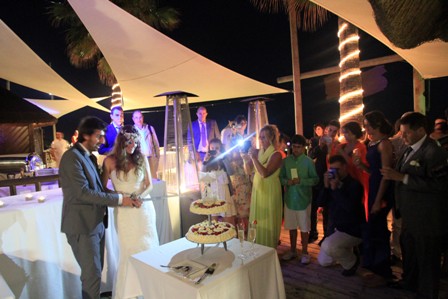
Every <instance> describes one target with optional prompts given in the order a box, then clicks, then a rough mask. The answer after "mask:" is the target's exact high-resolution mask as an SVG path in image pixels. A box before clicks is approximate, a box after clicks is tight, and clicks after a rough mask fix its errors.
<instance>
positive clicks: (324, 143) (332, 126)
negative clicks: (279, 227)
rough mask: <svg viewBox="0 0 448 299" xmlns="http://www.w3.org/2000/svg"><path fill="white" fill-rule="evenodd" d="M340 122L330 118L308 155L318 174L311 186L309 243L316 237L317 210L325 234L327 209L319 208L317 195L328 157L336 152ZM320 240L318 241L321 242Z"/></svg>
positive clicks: (325, 234) (321, 184)
mask: <svg viewBox="0 0 448 299" xmlns="http://www.w3.org/2000/svg"><path fill="white" fill-rule="evenodd" d="M340 127H341V124H340V123H339V121H337V120H332V121H330V122H329V123H328V126H326V127H325V129H324V134H323V135H322V137H320V138H319V142H318V146H317V147H314V148H313V149H312V150H310V152H309V153H308V155H309V156H310V158H311V159H313V160H314V165H315V166H316V171H317V175H318V176H319V183H318V184H317V185H316V186H314V188H313V201H312V205H311V232H310V240H309V241H310V243H311V242H314V241H316V240H317V239H318V234H317V213H318V210H321V212H322V219H323V223H322V226H323V231H324V238H325V236H327V231H328V227H327V223H328V211H327V210H325V208H319V206H318V205H317V197H318V196H319V193H320V190H322V188H323V176H324V173H325V172H326V171H327V168H328V157H329V156H330V155H332V154H335V153H336V146H337V145H338V144H339V141H338V133H339V129H340ZM322 240H323V239H321V241H320V243H322Z"/></svg>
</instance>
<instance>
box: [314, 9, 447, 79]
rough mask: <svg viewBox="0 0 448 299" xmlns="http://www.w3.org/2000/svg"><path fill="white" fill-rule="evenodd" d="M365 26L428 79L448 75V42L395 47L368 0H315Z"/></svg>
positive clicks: (369, 32)
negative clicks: (378, 22) (381, 26)
mask: <svg viewBox="0 0 448 299" xmlns="http://www.w3.org/2000/svg"><path fill="white" fill-rule="evenodd" d="M311 2H314V3H315V4H317V5H319V6H322V7H323V8H325V9H326V10H328V11H330V12H332V13H334V14H336V15H338V16H339V17H341V18H343V19H344V20H346V21H348V22H350V23H352V24H353V25H355V26H356V27H358V28H360V29H362V30H364V31H365V32H367V33H368V34H370V35H371V36H373V37H375V38H376V39H377V40H379V41H380V42H382V43H383V44H385V45H386V46H388V47H389V48H390V49H391V50H392V51H394V52H395V53H397V54H398V55H400V56H401V57H402V58H403V59H404V60H406V61H407V62H408V63H409V64H411V65H412V66H413V67H414V69H416V70H417V71H418V72H419V73H420V75H421V76H422V77H423V78H425V79H430V78H438V77H445V76H448V43H445V42H442V41H433V42H428V43H424V44H422V45H420V46H418V47H415V48H413V49H408V50H405V49H401V48H398V47H395V46H394V45H393V44H392V43H391V42H390V41H389V40H388V39H387V37H386V36H385V35H384V34H383V33H382V32H381V30H380V29H379V28H378V25H377V24H376V22H375V18H374V14H373V9H372V7H371V6H370V4H369V2H368V1H367V0H311Z"/></svg>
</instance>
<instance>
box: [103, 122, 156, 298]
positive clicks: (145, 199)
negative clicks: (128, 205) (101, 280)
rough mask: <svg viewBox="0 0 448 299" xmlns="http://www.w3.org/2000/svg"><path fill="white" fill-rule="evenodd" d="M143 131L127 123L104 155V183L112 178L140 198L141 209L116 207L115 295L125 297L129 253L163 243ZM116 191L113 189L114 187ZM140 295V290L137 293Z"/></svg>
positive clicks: (124, 190) (121, 188) (117, 186)
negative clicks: (143, 147) (142, 146)
mask: <svg viewBox="0 0 448 299" xmlns="http://www.w3.org/2000/svg"><path fill="white" fill-rule="evenodd" d="M138 140H139V135H138V132H137V130H136V129H135V128H134V127H133V126H131V125H125V126H123V127H122V128H121V129H120V131H119V133H118V134H117V139H116V140H115V145H114V148H113V150H112V153H111V154H110V155H109V156H107V157H106V159H104V162H103V173H102V183H103V186H107V182H108V180H109V179H111V181H112V184H113V186H114V189H115V192H119V193H123V194H126V195H129V194H130V196H131V198H138V199H140V200H141V201H142V205H141V207H140V208H139V209H137V208H135V209H134V208H133V209H123V208H116V209H115V222H116V228H117V233H118V240H119V244H120V258H119V264H118V269H117V274H116V277H115V283H114V290H113V298H120V299H121V298H124V293H125V292H124V291H125V290H124V278H125V277H126V275H127V272H128V271H133V269H132V266H131V265H130V264H129V262H128V260H129V257H130V256H131V255H133V254H135V253H138V252H141V251H145V250H148V249H150V248H153V247H156V246H158V245H159V239H158V236H157V230H156V213H155V210H154V205H153V203H152V201H150V200H149V199H150V195H149V192H150V191H151V190H152V184H151V175H150V169H149V163H148V160H147V159H146V157H144V156H143V155H142V154H141V153H140V144H139V142H138ZM111 192H113V191H111ZM137 295H138V294H137Z"/></svg>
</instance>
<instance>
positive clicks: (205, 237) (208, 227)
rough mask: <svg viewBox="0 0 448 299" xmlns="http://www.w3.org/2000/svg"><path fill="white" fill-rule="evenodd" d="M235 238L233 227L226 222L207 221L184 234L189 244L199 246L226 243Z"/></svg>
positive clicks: (193, 226) (192, 227)
mask: <svg viewBox="0 0 448 299" xmlns="http://www.w3.org/2000/svg"><path fill="white" fill-rule="evenodd" d="M235 236H236V231H235V227H234V226H233V225H232V224H230V223H227V222H217V221H215V220H213V221H212V222H211V223H209V221H208V220H206V221H203V222H201V223H197V224H195V225H192V226H191V227H190V229H189V230H188V232H187V234H186V236H185V237H186V238H187V239H188V240H190V241H191V242H195V243H199V244H212V243H220V242H226V241H228V240H230V239H232V238H234V237H235Z"/></svg>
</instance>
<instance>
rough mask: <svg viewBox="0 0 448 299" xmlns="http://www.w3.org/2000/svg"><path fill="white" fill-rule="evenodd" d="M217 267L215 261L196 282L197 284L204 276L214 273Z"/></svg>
mask: <svg viewBox="0 0 448 299" xmlns="http://www.w3.org/2000/svg"><path fill="white" fill-rule="evenodd" d="M215 269H216V263H213V264H212V265H211V266H210V267H208V268H207V270H205V272H204V274H202V276H201V277H200V278H199V279H198V280H197V281H196V282H195V284H199V283H200V282H201V281H202V280H203V279H204V278H206V277H207V276H210V275H212V274H213V272H215Z"/></svg>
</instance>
